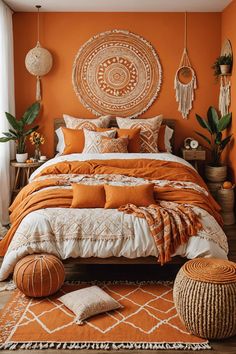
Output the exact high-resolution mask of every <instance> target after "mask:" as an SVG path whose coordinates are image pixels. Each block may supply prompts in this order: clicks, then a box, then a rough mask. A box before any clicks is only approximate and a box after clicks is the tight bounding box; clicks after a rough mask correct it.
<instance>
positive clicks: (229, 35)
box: [221, 0, 236, 181]
mask: <svg viewBox="0 0 236 354" xmlns="http://www.w3.org/2000/svg"><path fill="white" fill-rule="evenodd" d="M235 23H236V1H235V0H234V1H233V2H232V3H231V4H230V5H229V6H228V7H227V8H226V9H225V10H224V12H223V13H222V32H221V33H222V42H223V41H224V40H225V39H229V40H230V41H231V44H232V48H233V53H234V61H235V58H236V55H235V54H236V52H235V51H236V30H235ZM231 89H232V91H231V107H230V110H231V112H232V125H231V129H230V132H229V133H231V134H234V141H232V143H231V145H230V148H229V149H228V150H227V155H228V156H227V157H228V162H229V166H230V167H231V173H232V176H233V178H234V181H236V144H235V139H236V122H235V119H236V118H235V117H236V100H235V97H236V63H235V62H234V66H233V71H232V77H231Z"/></svg>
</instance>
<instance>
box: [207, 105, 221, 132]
mask: <svg viewBox="0 0 236 354" xmlns="http://www.w3.org/2000/svg"><path fill="white" fill-rule="evenodd" d="M207 119H208V123H209V126H210V128H211V131H212V132H213V133H217V132H218V124H219V116H218V113H217V111H216V109H215V108H214V107H212V106H211V107H210V108H209V109H208V111H207Z"/></svg>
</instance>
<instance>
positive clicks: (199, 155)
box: [182, 147, 206, 171]
mask: <svg viewBox="0 0 236 354" xmlns="http://www.w3.org/2000/svg"><path fill="white" fill-rule="evenodd" d="M182 156H183V159H184V160H186V161H189V162H191V163H192V164H193V165H194V167H195V168H196V170H197V171H198V162H199V161H206V150H204V149H202V148H201V147H199V148H197V149H185V148H182Z"/></svg>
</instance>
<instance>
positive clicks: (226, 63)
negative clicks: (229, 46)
mask: <svg viewBox="0 0 236 354" xmlns="http://www.w3.org/2000/svg"><path fill="white" fill-rule="evenodd" d="M232 64H233V58H232V55H230V54H228V55H221V56H220V57H218V58H216V61H215V63H214V65H213V66H212V68H213V69H214V75H215V76H216V77H218V76H220V75H227V74H230V73H231V70H232Z"/></svg>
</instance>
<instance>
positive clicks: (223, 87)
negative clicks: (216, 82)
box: [219, 39, 233, 117]
mask: <svg viewBox="0 0 236 354" xmlns="http://www.w3.org/2000/svg"><path fill="white" fill-rule="evenodd" d="M223 55H230V56H232V57H233V51H232V46H231V43H230V41H229V40H228V39H227V40H226V41H225V43H224V45H223V47H222V50H221V56H223ZM230 101H231V83H230V74H228V75H227V74H226V75H221V77H220V95H219V111H220V113H221V116H222V117H223V116H224V115H226V114H228V113H229V106H230Z"/></svg>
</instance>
